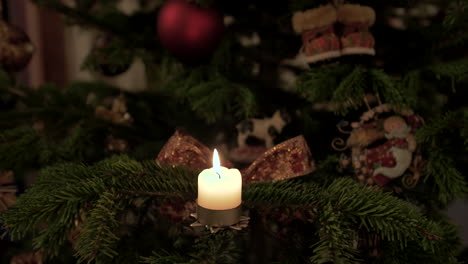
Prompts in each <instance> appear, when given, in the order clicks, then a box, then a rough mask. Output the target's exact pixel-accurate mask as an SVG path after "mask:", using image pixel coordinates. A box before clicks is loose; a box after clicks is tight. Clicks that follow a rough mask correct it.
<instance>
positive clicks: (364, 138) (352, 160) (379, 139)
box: [332, 104, 424, 188]
mask: <svg viewBox="0 0 468 264" xmlns="http://www.w3.org/2000/svg"><path fill="white" fill-rule="evenodd" d="M348 125H349V123H348V122H346V121H344V122H341V123H340V124H338V129H339V130H340V132H342V133H346V134H349V135H350V136H349V138H348V139H347V140H346V142H345V141H344V140H343V139H341V138H336V139H334V140H333V142H332V146H333V148H335V149H336V150H339V151H344V150H347V149H350V150H351V154H350V155H349V156H348V155H346V154H344V153H343V154H342V156H341V159H340V165H341V166H342V167H343V168H348V167H349V166H351V167H352V169H353V171H354V173H355V174H356V176H357V178H358V180H359V181H360V182H363V183H367V184H371V185H374V184H377V185H380V186H383V185H385V184H387V183H389V182H390V181H392V180H394V179H397V178H399V177H401V176H404V177H403V179H402V183H403V186H404V187H405V188H413V187H415V186H416V184H417V183H418V180H419V179H420V177H421V172H422V168H423V165H424V162H423V161H422V157H421V151H420V148H419V146H418V145H417V143H416V139H415V137H414V134H415V132H416V130H417V129H418V128H419V127H421V126H422V125H423V119H422V118H421V117H420V116H418V115H416V114H415V113H414V112H413V111H412V110H410V109H401V108H399V107H397V106H395V105H391V104H381V105H379V106H377V107H375V108H373V109H370V110H369V111H367V112H365V113H364V114H363V115H361V118H360V120H359V121H358V122H352V123H351V128H352V130H351V131H345V130H343V128H344V127H345V126H348Z"/></svg>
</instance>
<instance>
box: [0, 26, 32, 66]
mask: <svg viewBox="0 0 468 264" xmlns="http://www.w3.org/2000/svg"><path fill="white" fill-rule="evenodd" d="M33 52H34V46H33V44H32V43H31V41H30V40H29V37H28V36H27V35H26V33H24V31H22V30H21V29H19V28H17V27H16V26H13V25H10V24H8V23H6V22H5V21H3V20H1V19H0V64H1V66H2V67H3V68H4V69H5V70H7V71H19V70H21V69H23V68H24V67H25V66H26V65H28V63H29V61H30V60H31V57H32V54H33Z"/></svg>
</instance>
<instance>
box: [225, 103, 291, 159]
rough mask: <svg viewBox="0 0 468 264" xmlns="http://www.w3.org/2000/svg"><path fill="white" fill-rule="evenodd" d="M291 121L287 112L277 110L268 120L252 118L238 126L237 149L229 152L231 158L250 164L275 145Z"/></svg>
mask: <svg viewBox="0 0 468 264" xmlns="http://www.w3.org/2000/svg"><path fill="white" fill-rule="evenodd" d="M290 121H291V117H290V116H289V114H288V113H286V112H285V111H280V110H277V111H276V112H275V113H274V114H273V115H272V116H271V117H268V118H261V119H260V118H251V119H247V120H244V121H242V122H240V123H239V124H237V125H236V129H237V147H236V148H233V149H232V150H231V151H229V157H230V158H231V159H232V160H233V161H236V162H242V163H250V162H252V161H254V160H255V159H257V158H258V157H259V156H260V155H262V154H263V153H264V152H265V151H267V150H268V149H271V148H272V147H273V146H274V145H275V144H274V140H275V138H276V137H277V136H278V135H279V134H281V132H282V131H283V128H284V127H285V126H286V125H287V124H288V123H289V122H290Z"/></svg>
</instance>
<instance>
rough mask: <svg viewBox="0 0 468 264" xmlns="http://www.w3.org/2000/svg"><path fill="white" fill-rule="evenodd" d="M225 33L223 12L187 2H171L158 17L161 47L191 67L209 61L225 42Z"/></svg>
mask: <svg viewBox="0 0 468 264" xmlns="http://www.w3.org/2000/svg"><path fill="white" fill-rule="evenodd" d="M223 31H224V21H223V16H222V15H221V14H220V13H219V12H217V11H216V10H214V9H210V8H203V7H199V6H197V5H195V4H192V3H189V2H187V1H185V0H169V1H167V2H166V3H165V4H164V5H163V7H162V8H161V11H160V12H159V15H158V35H159V39H160V41H161V45H162V46H163V47H164V48H165V49H167V50H169V51H170V52H171V53H172V54H173V55H174V56H175V57H177V58H178V59H179V60H180V61H182V62H184V63H188V64H196V63H200V62H202V61H203V60H205V59H206V58H207V57H208V56H209V55H210V54H211V53H212V52H213V51H214V50H215V49H216V47H217V46H218V45H219V43H220V42H221V39H222V33H223Z"/></svg>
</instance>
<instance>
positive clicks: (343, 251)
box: [310, 203, 359, 264]
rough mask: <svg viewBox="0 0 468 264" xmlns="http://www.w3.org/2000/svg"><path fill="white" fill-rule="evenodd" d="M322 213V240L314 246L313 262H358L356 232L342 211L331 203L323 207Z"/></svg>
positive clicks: (320, 230)
mask: <svg viewBox="0 0 468 264" xmlns="http://www.w3.org/2000/svg"><path fill="white" fill-rule="evenodd" d="M322 209H323V212H322V213H321V214H320V217H319V223H320V229H319V231H318V232H319V236H320V241H319V242H317V243H316V244H315V245H313V246H312V247H313V248H314V251H313V252H314V254H315V255H314V256H313V257H311V258H310V260H311V261H312V263H319V264H320V263H330V262H331V263H343V264H345V263H357V262H359V260H358V257H357V256H358V250H357V249H356V248H354V241H355V240H356V239H357V237H356V232H355V231H354V229H353V228H352V226H351V225H349V223H347V222H346V221H343V219H342V216H341V213H340V212H339V211H338V212H337V211H336V210H335V209H334V208H333V206H332V204H331V203H328V204H327V205H325V206H324V207H322Z"/></svg>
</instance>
